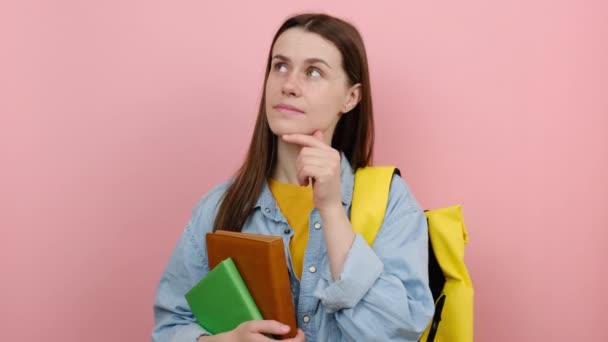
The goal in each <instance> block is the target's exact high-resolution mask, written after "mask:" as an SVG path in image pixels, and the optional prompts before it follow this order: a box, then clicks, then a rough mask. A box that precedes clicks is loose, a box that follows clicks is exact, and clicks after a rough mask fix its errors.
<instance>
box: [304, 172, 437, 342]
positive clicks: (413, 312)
mask: <svg viewBox="0 0 608 342" xmlns="http://www.w3.org/2000/svg"><path fill="white" fill-rule="evenodd" d="M321 273H322V274H321V278H322V279H321V281H320V282H319V283H318V286H317V288H316V290H315V292H314V295H315V296H316V297H318V298H319V299H320V301H321V303H322V304H323V305H324V306H325V308H326V310H327V312H330V313H332V314H333V315H335V318H336V321H337V322H338V326H339V328H340V330H341V332H342V336H343V340H345V341H363V340H365V341H418V339H419V338H420V336H421V335H422V333H423V332H424V330H425V329H426V327H427V325H428V324H429V322H430V320H431V318H432V315H433V312H434V303H433V296H432V294H431V291H430V288H429V280H428V226H427V221H426V216H425V214H424V211H423V210H422V209H421V208H420V206H419V205H418V203H417V202H416V200H415V199H414V198H413V196H412V195H411V193H410V191H409V189H408V188H407V185H406V184H405V182H404V181H403V180H402V179H401V178H400V177H399V176H394V177H393V180H392V182H391V188H390V192H389V202H388V206H387V210H386V214H385V217H384V221H383V224H382V227H381V229H380V231H379V232H378V235H377V236H376V239H375V241H374V244H373V246H369V245H368V244H367V243H366V241H365V240H364V239H363V237H362V236H361V235H357V236H356V238H355V241H354V243H353V245H352V246H351V249H350V250H349V253H348V255H347V258H346V261H345V264H344V268H343V270H342V273H341V274H340V277H339V279H338V280H336V281H333V280H332V278H331V273H330V272H329V265H328V264H326V265H324V269H322V270H321ZM324 274H325V276H324Z"/></svg>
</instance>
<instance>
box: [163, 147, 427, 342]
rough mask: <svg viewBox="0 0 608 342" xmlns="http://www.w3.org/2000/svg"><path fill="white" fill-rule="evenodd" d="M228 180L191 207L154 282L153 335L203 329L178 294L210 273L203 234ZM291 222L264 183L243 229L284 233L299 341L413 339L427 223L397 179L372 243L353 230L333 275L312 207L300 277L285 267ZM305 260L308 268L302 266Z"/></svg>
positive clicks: (418, 324) (349, 182) (344, 178)
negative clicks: (339, 269)
mask: <svg viewBox="0 0 608 342" xmlns="http://www.w3.org/2000/svg"><path fill="white" fill-rule="evenodd" d="M341 168H342V170H341V192H342V203H343V205H344V209H345V210H346V211H347V213H348V214H350V205H351V200H352V193H353V182H354V173H353V170H352V168H351V167H350V165H349V162H348V160H347V159H346V157H345V156H344V155H342V165H341ZM228 186H229V182H226V183H223V184H221V185H219V186H217V187H215V188H214V189H212V190H211V191H210V192H209V193H207V194H206V195H205V196H204V197H203V198H202V199H201V201H200V202H199V203H198V204H197V205H196V207H195V208H194V209H193V211H192V218H191V220H190V222H189V223H188V225H187V226H186V228H185V230H184V232H183V234H182V236H181V238H180V240H179V242H178V243H177V246H176V247H175V249H174V251H173V254H172V255H171V257H170V259H169V262H168V264H167V266H166V268H165V270H164V272H163V274H162V276H161V279H160V283H159V284H158V288H157V292H156V298H155V302H154V319H155V326H154V330H153V332H152V340H153V341H157V342H169V341H179V342H194V341H196V339H197V338H198V337H200V336H201V335H204V334H207V332H206V331H205V330H203V328H201V327H200V326H199V325H198V324H197V323H196V322H195V319H194V316H193V315H192V312H191V311H190V308H189V306H188V304H187V302H186V300H185V298H184V294H185V293H186V292H187V291H188V290H190V289H191V288H192V287H193V286H194V285H195V284H196V283H197V282H198V281H200V280H201V279H202V278H203V277H205V275H206V274H207V272H209V265H208V262H207V250H206V245H205V234H206V233H208V232H210V231H212V227H213V222H214V220H215V216H216V213H217V209H218V204H219V202H220V200H221V198H222V195H223V193H224V191H225V190H226V189H227V187H228ZM290 228H291V227H289V224H288V223H287V219H286V218H285V216H284V215H283V214H282V213H281V211H280V210H279V207H278V205H277V203H276V202H275V200H274V197H273V196H272V194H271V192H270V190H269V188H268V184H266V185H264V188H263V190H262V192H261V194H260V196H259V198H258V201H257V204H256V206H255V209H254V212H253V213H252V214H251V215H250V217H249V218H248V219H247V221H246V222H245V225H244V227H243V230H242V231H243V232H247V233H258V234H268V235H278V236H282V237H283V242H284V247H285V253H286V256H287V262H288V264H289V276H290V281H291V289H292V296H293V299H294V303H295V305H296V306H295V307H296V315H297V322H298V326H299V327H300V328H301V329H302V330H303V331H304V333H305V334H306V341H418V339H419V337H420V335H421V334H422V332H423V331H424V329H425V328H426V327H427V325H428V323H429V322H430V319H431V317H432V315H433V311H434V303H433V297H432V295H431V291H430V289H429V284H428V268H427V267H428V227H427V221H426V217H425V215H424V212H423V211H422V210H421V208H420V206H419V204H418V203H417V201H416V200H415V198H414V197H413V195H412V193H411V192H410V191H409V189H408V187H407V185H406V184H405V182H404V181H403V180H402V179H401V177H399V176H396V175H395V176H393V179H392V182H391V187H390V193H389V202H388V207H387V210H386V214H385V217H384V221H383V224H382V227H381V229H380V231H379V232H378V235H377V236H376V239H375V241H374V243H373V246H369V245H368V244H367V243H366V241H365V240H364V239H363V237H362V236H361V235H358V234H357V235H356V237H355V240H354V243H353V245H352V247H351V249H350V251H349V253H348V256H347V258H346V261H345V263H344V267H343V270H342V273H341V274H340V277H339V279H338V280H337V281H333V279H332V276H331V273H330V269H329V262H328V259H327V251H326V248H325V241H324V233H323V229H325V227H324V226H323V220H322V219H321V216H320V214H319V212H318V211H317V210H316V209H313V210H312V212H311V214H310V220H309V227H308V229H309V233H308V234H309V235H308V245H307V246H306V252H305V256H304V267H303V269H304V271H303V272H302V279H298V278H297V277H296V276H295V274H294V272H293V267H292V266H291V256H290V252H289V240H290V238H291V236H292V235H293V229H290ZM287 229H289V230H287ZM328 229H331V228H328ZM287 231H289V233H288V234H285V232H287ZM311 266H315V268H311V269H310V270H309V268H310V267H311ZM315 269H316V270H315Z"/></svg>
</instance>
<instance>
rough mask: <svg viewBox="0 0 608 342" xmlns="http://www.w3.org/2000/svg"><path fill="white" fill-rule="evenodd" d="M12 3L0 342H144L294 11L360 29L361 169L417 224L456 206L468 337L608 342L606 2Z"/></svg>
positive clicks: (0, 144)
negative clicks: (470, 328)
mask: <svg viewBox="0 0 608 342" xmlns="http://www.w3.org/2000/svg"><path fill="white" fill-rule="evenodd" d="M13 3H14V4H9V3H8V2H4V1H3V2H2V3H1V4H0V44H1V45H0V163H1V167H0V228H1V230H0V232H1V235H0V262H1V266H2V267H1V269H2V273H3V274H2V280H1V281H0V295H1V296H2V298H1V300H0V303H2V304H1V305H0V326H1V329H0V340H2V341H40V340H45V341H68V342H69V341H89V342H96V341H99V342H101V341H144V340H149V333H150V330H151V328H152V311H151V308H152V300H153V295H154V290H155V287H156V283H157V281H158V278H159V276H160V273H161V271H162V269H163V267H164V265H165V263H166V261H167V258H168V256H169V253H170V252H171V250H172V248H173V246H174V243H175V242H176V240H177V238H178V236H179V235H180V233H181V232H182V230H183V226H184V224H185V223H186V222H187V220H188V217H189V213H190V210H191V208H192V206H193V205H194V204H195V202H196V201H197V199H198V198H199V197H200V196H201V195H202V194H203V193H204V192H206V191H207V190H208V189H209V188H210V187H211V186H212V185H213V184H215V183H217V182H219V181H220V180H223V179H225V178H226V177H227V176H228V175H229V174H230V173H231V172H232V171H233V170H234V169H235V167H236V166H237V165H238V164H239V162H240V161H241V158H242V156H243V153H244V151H245V148H246V145H247V142H248V139H249V135H250V130H251V128H252V126H253V120H254V115H255V109H256V106H257V101H258V99H259V95H260V91H261V81H262V76H263V64H264V58H265V55H266V53H267V48H268V46H269V42H270V39H271V37H272V34H273V32H274V30H275V29H276V28H277V26H278V25H279V23H280V21H281V20H282V19H283V18H284V17H285V16H286V15H288V14H291V13H294V12H298V11H301V10H322V11H327V12H329V13H333V14H335V15H339V16H343V17H346V18H348V19H351V20H352V21H354V22H355V23H356V24H357V25H358V26H359V27H360V28H361V31H362V32H363V35H364V37H365V39H366V43H367V48H368V53H369V57H370V63H371V70H372V81H373V86H374V95H375V100H374V101H375V104H376V113H377V117H376V118H377V125H378V126H377V148H376V152H377V158H376V161H377V163H379V164H386V163H393V164H397V165H399V166H400V167H401V170H402V173H403V175H404V176H405V178H406V179H407V181H408V182H409V183H410V185H411V187H412V188H413V190H414V191H415V194H416V195H417V197H418V198H419V200H420V202H421V203H422V204H423V206H424V207H426V208H432V207H438V206H444V205H449V204H453V203H462V204H463V205H464V210H465V217H466V220H467V223H468V229H469V232H470V235H471V243H470V245H469V246H468V249H467V261H468V263H469V267H470V271H471V274H472V276H473V280H474V283H475V287H476V302H475V310H476V311H475V313H476V318H475V319H476V325H475V334H476V340H477V341H493V342H494V341H496V342H511V341H571V340H593V341H600V340H604V341H605V340H608V329H606V323H608V321H607V320H606V314H605V310H603V311H602V312H600V309H605V308H606V306H607V305H608V296H607V295H606V285H605V284H606V281H607V280H608V279H607V278H608V277H607V273H608V272H606V266H605V263H606V261H607V258H608V253H607V252H606V248H605V246H604V245H605V244H606V242H608V233H607V232H606V228H607V227H608V224H607V222H608V214H607V212H608V210H607V209H608V207H607V205H606V203H607V200H606V196H608V177H607V175H608V96H607V95H608V94H607V93H606V91H607V89H608V20H606V18H607V13H608V6H607V4H606V2H605V1H601V0H597V1H592V0H590V1H574V0H572V1H548V0H547V1H541V0H535V1H510V2H506V1H501V2H499V1H494V2H493V4H490V3H489V2H488V1H481V0H467V1H458V2H454V1H445V2H444V3H439V2H437V1H418V2H411V1H410V2H397V1H374V2H373V6H370V5H369V4H368V2H363V1H361V2H353V1H333V2H329V3H328V2H327V1H315V2H308V3H310V4H311V5H307V6H308V7H303V5H302V6H296V5H293V4H291V3H288V2H285V1H267V2H265V3H264V4H263V5H259V4H255V5H254V4H253V3H254V2H236V1H223V2H220V1H215V2H211V1H138V0H130V1H125V0H121V1H116V0H115V1H102V2H99V1H98V2H96V3H95V4H93V3H92V2H89V3H88V4H85V3H84V2H82V1H67V0H66V1H53V2H51V1H31V0H30V1H13ZM212 3H213V4H212ZM219 3H222V4H219ZM248 3H251V4H248ZM313 4H314V5H313Z"/></svg>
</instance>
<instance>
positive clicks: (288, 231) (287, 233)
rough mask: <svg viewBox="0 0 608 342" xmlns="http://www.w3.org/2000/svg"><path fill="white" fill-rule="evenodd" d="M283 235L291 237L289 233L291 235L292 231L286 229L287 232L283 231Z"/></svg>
mask: <svg viewBox="0 0 608 342" xmlns="http://www.w3.org/2000/svg"><path fill="white" fill-rule="evenodd" d="M283 233H285V235H289V233H291V230H289V229H285V230H284V231H283Z"/></svg>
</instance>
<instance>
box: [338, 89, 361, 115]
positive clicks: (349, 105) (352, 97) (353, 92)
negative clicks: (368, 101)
mask: <svg viewBox="0 0 608 342" xmlns="http://www.w3.org/2000/svg"><path fill="white" fill-rule="evenodd" d="M359 101H361V83H357V84H355V85H353V86H352V87H350V88H349V89H348V92H347V93H346V98H345V101H344V105H343V106H342V113H343V114H345V113H348V112H350V111H351V110H353V108H355V107H356V106H357V104H358V103H359Z"/></svg>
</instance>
